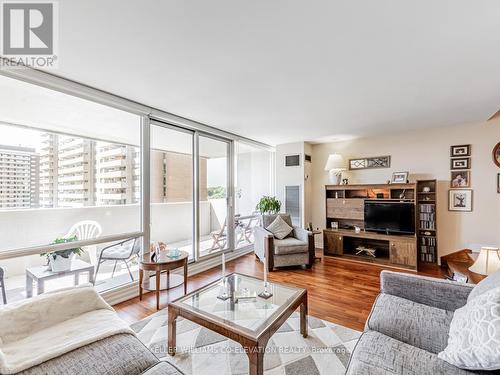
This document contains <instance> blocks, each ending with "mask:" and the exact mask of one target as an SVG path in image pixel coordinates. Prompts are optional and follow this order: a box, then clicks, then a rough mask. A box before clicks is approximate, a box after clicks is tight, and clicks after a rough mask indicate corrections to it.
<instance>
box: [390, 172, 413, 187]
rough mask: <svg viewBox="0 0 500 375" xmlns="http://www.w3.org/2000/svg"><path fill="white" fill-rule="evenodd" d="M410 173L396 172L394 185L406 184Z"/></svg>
mask: <svg viewBox="0 0 500 375" xmlns="http://www.w3.org/2000/svg"><path fill="white" fill-rule="evenodd" d="M408 175H409V172H394V173H393V174H392V180H391V183H392V184H406V181H408Z"/></svg>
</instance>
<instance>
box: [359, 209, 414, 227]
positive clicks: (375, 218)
mask: <svg viewBox="0 0 500 375" xmlns="http://www.w3.org/2000/svg"><path fill="white" fill-rule="evenodd" d="M365 229H366V230H369V231H374V232H381V233H401V234H414V233H415V205H414V204H413V203H405V202H376V201H365Z"/></svg>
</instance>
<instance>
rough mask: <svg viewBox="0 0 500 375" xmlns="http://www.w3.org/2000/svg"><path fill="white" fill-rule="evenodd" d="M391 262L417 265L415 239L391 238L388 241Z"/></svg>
mask: <svg viewBox="0 0 500 375" xmlns="http://www.w3.org/2000/svg"><path fill="white" fill-rule="evenodd" d="M390 258H391V263H394V264H399V265H403V266H410V267H416V266H417V248H416V246H415V241H405V240H401V241H399V240H392V241H391V242H390Z"/></svg>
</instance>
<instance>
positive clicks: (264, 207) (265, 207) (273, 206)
mask: <svg viewBox="0 0 500 375" xmlns="http://www.w3.org/2000/svg"><path fill="white" fill-rule="evenodd" d="M255 209H256V210H258V211H259V212H260V214H261V215H265V214H277V213H278V212H280V209H281V202H280V201H279V200H278V199H276V197H269V196H263V197H262V198H260V201H259V203H258V204H257V207H255Z"/></svg>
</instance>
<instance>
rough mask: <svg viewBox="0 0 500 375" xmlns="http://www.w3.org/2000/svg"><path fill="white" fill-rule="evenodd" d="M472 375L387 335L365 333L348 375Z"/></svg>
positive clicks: (356, 349)
mask: <svg viewBox="0 0 500 375" xmlns="http://www.w3.org/2000/svg"><path fill="white" fill-rule="evenodd" d="M390 374H398V375H401V374H404V375H437V374H439V375H452V374H453V375H469V374H486V372H471V371H467V370H461V369H459V368H457V367H455V366H453V365H450V364H449V363H447V362H445V361H443V360H441V359H439V358H438V356H437V355H436V354H434V353H430V352H428V351H426V350H423V349H419V348H417V347H415V346H411V345H409V344H406V343H404V342H401V341H398V340H396V339H393V338H391V337H389V336H386V335H383V334H382V333H380V332H375V331H365V332H364V333H363V335H362V336H361V338H360V339H359V341H358V343H357V345H356V347H355V349H354V352H353V353H352V355H351V359H350V361H349V366H348V369H347V372H346V375H390Z"/></svg>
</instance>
